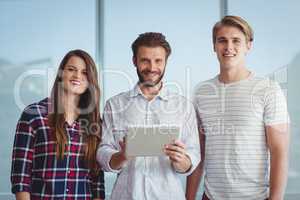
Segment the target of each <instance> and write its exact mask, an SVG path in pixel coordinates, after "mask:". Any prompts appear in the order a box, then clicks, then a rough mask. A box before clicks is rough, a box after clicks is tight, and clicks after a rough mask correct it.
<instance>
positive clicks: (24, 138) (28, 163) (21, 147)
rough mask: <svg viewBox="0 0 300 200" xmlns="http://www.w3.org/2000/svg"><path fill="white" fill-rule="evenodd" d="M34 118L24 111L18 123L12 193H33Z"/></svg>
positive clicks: (13, 161)
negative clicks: (32, 121) (31, 123)
mask: <svg viewBox="0 0 300 200" xmlns="http://www.w3.org/2000/svg"><path fill="white" fill-rule="evenodd" d="M31 119H32V116H31V115H30V113H27V112H26V110H24V111H23V113H22V115H21V118H20V119H19V121H18V123H17V128H16V133H15V139H14V145H13V152H12V166H11V184H12V185H11V186H12V187H11V191H12V192H13V193H16V192H31V173H32V160H33V153H34V149H33V148H34V147H33V146H34V145H33V143H34V130H33V128H32V126H31V125H30V120H31Z"/></svg>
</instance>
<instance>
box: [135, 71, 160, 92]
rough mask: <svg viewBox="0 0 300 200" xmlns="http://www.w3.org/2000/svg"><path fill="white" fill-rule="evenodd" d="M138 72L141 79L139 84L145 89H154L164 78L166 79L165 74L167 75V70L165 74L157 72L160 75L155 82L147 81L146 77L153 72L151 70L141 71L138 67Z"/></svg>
mask: <svg viewBox="0 0 300 200" xmlns="http://www.w3.org/2000/svg"><path fill="white" fill-rule="evenodd" d="M136 72H137V75H138V77H139V83H140V84H142V85H143V86H144V87H154V86H156V85H157V84H159V83H160V81H161V80H162V78H163V77H164V74H165V70H164V71H163V72H161V71H159V72H156V73H157V74H158V75H159V76H158V78H157V79H155V80H146V79H145V76H147V75H148V74H149V73H152V72H151V71H149V70H143V71H139V70H138V67H137V68H136Z"/></svg>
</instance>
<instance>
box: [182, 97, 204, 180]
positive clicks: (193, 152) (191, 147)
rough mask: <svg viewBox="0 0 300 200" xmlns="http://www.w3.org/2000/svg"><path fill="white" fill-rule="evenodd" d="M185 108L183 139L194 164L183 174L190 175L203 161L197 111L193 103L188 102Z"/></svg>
mask: <svg viewBox="0 0 300 200" xmlns="http://www.w3.org/2000/svg"><path fill="white" fill-rule="evenodd" d="M185 110H186V112H185V113H184V116H185V121H184V124H183V127H182V136H181V137H182V138H181V140H182V141H183V143H184V144H185V146H186V152H187V155H188V156H189V157H190V159H191V163H192V166H191V168H190V169H189V170H188V171H187V172H185V173H183V174H184V175H190V174H191V173H192V172H193V171H194V169H195V168H196V167H197V166H198V164H199V162H200V161H201V152H200V142H199V134H198V128H197V120H196V113H195V109H194V106H193V104H191V103H189V102H188V103H187V106H186V109H185Z"/></svg>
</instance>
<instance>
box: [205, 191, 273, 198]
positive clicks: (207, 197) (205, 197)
mask: <svg viewBox="0 0 300 200" xmlns="http://www.w3.org/2000/svg"><path fill="white" fill-rule="evenodd" d="M202 200H209V198H208V197H207V196H206V194H205V193H203V196H202ZM266 200H268V199H266Z"/></svg>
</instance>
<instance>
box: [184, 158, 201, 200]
mask: <svg viewBox="0 0 300 200" xmlns="http://www.w3.org/2000/svg"><path fill="white" fill-rule="evenodd" d="M202 174H203V162H200V164H199V165H198V166H197V168H196V169H195V170H194V172H193V173H192V174H191V175H189V176H188V177H187V181H186V199H187V200H195V199H196V195H197V191H198V187H199V184H200V182H201V178H202Z"/></svg>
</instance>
